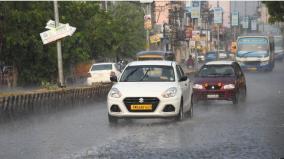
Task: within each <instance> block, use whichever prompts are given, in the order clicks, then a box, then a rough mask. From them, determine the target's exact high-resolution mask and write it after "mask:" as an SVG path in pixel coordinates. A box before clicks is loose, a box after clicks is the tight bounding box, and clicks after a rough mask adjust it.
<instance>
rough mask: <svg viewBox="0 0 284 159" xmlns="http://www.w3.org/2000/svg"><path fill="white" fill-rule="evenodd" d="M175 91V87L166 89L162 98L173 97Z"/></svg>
mask: <svg viewBox="0 0 284 159" xmlns="http://www.w3.org/2000/svg"><path fill="white" fill-rule="evenodd" d="M176 93H177V88H176V87H171V88H169V89H167V90H166V91H165V92H164V93H163V94H162V96H163V97H164V98H170V97H174V96H175V95H176Z"/></svg>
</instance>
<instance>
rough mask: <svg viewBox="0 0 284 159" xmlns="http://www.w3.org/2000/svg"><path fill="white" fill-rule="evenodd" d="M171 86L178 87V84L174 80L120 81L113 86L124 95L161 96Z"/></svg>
mask: <svg viewBox="0 0 284 159" xmlns="http://www.w3.org/2000/svg"><path fill="white" fill-rule="evenodd" d="M171 87H177V85H176V84H175V83H174V82H119V83H116V84H115V85H114V86H113V88H117V89H118V90H119V91H120V92H121V94H122V96H124V97H153V96H160V95H161V94H162V93H163V92H165V91H166V90H167V89H169V88H171Z"/></svg>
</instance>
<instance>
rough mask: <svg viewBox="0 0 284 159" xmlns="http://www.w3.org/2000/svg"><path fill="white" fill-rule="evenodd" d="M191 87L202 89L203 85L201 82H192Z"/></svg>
mask: <svg viewBox="0 0 284 159" xmlns="http://www.w3.org/2000/svg"><path fill="white" fill-rule="evenodd" d="M193 88H194V89H203V86H202V85H201V84H194V85H193Z"/></svg>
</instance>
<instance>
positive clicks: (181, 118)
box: [176, 101, 184, 121]
mask: <svg viewBox="0 0 284 159" xmlns="http://www.w3.org/2000/svg"><path fill="white" fill-rule="evenodd" d="M183 118H184V112H183V101H181V102H180V108H179V113H178V115H177V117H176V120H177V121H182V120H183Z"/></svg>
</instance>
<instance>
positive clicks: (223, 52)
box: [219, 50, 229, 60]
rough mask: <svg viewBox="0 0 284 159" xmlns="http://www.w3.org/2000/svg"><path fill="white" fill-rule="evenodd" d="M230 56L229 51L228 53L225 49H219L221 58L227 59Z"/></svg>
mask: <svg viewBox="0 0 284 159" xmlns="http://www.w3.org/2000/svg"><path fill="white" fill-rule="evenodd" d="M228 58H229V53H227V52H226V51H225V50H219V59H220V60H225V59H228Z"/></svg>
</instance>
